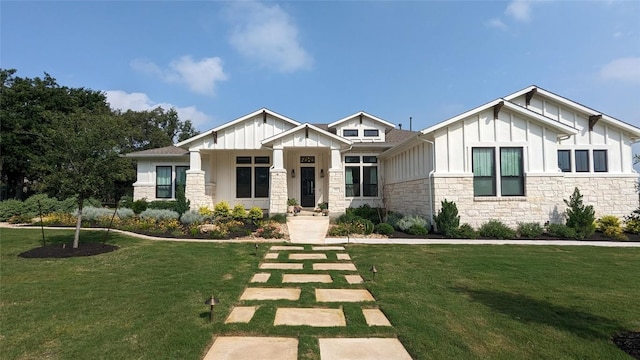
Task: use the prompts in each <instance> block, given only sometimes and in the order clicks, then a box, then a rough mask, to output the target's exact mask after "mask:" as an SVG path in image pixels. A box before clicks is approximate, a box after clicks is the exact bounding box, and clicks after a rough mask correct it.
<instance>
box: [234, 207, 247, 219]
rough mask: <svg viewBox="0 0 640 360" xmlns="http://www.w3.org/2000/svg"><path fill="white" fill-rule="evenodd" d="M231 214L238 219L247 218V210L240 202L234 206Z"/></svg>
mask: <svg viewBox="0 0 640 360" xmlns="http://www.w3.org/2000/svg"><path fill="white" fill-rule="evenodd" d="M231 216H232V217H233V218H234V219H236V220H244V219H246V218H247V210H246V209H245V208H244V205H242V204H238V205H236V206H234V207H233V210H232V211H231Z"/></svg>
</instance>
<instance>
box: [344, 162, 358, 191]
mask: <svg viewBox="0 0 640 360" xmlns="http://www.w3.org/2000/svg"><path fill="white" fill-rule="evenodd" d="M344 176H345V195H346V196H347V197H354V196H360V167H359V166H347V167H346V168H345V172H344Z"/></svg>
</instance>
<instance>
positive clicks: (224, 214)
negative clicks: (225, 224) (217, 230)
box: [213, 201, 231, 219]
mask: <svg viewBox="0 0 640 360" xmlns="http://www.w3.org/2000/svg"><path fill="white" fill-rule="evenodd" d="M213 216H215V218H216V219H225V218H230V217H231V206H230V205H229V203H228V202H226V201H220V202H219V203H217V204H216V205H215V206H214V207H213Z"/></svg>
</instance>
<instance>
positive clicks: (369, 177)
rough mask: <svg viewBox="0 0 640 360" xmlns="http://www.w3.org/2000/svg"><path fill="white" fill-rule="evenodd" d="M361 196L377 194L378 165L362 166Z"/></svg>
mask: <svg viewBox="0 0 640 360" xmlns="http://www.w3.org/2000/svg"><path fill="white" fill-rule="evenodd" d="M362 196H370V197H371V196H378V167H377V166H365V167H363V168H362Z"/></svg>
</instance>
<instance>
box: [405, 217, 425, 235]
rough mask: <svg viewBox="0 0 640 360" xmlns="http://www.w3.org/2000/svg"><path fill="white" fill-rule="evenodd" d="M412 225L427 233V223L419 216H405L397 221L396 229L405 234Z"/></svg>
mask: <svg viewBox="0 0 640 360" xmlns="http://www.w3.org/2000/svg"><path fill="white" fill-rule="evenodd" d="M414 225H419V226H422V227H423V228H425V229H426V230H427V232H429V223H428V222H427V220H425V219H424V218H422V217H420V216H417V215H407V216H405V217H403V218H402V219H400V221H398V228H399V229H400V230H401V231H404V232H407V231H408V230H409V229H410V228H411V227H412V226H414Z"/></svg>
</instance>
